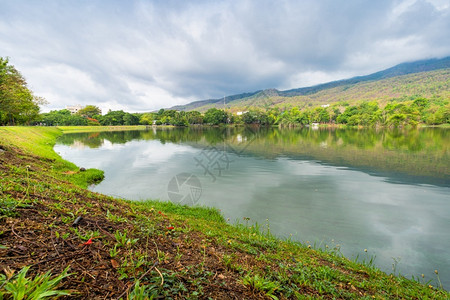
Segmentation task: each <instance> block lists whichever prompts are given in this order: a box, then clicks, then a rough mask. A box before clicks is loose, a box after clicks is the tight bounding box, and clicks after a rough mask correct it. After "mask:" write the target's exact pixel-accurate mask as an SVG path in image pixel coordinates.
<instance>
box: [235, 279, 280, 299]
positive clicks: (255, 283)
mask: <svg viewBox="0 0 450 300" xmlns="http://www.w3.org/2000/svg"><path fill="white" fill-rule="evenodd" d="M242 284H243V285H245V286H248V287H249V288H250V289H251V290H252V291H255V292H258V293H263V294H264V295H266V296H268V297H271V298H272V299H278V297H276V296H275V295H274V294H273V293H274V292H275V291H276V290H277V289H279V284H278V282H273V281H270V280H267V279H265V278H264V277H262V276H259V275H258V274H256V275H254V276H253V275H252V274H251V273H249V274H247V275H246V276H245V277H244V278H243V279H242Z"/></svg>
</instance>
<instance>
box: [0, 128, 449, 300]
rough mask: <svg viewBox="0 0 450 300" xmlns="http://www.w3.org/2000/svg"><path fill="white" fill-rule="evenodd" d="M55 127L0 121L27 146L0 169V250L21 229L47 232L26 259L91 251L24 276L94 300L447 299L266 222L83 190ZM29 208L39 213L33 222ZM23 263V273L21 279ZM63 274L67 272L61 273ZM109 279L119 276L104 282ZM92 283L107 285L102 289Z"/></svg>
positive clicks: (9, 139)
mask: <svg viewBox="0 0 450 300" xmlns="http://www.w3.org/2000/svg"><path fill="white" fill-rule="evenodd" d="M61 134H62V131H61V129H57V128H42V127H41V128H38V127H0V144H1V145H3V146H5V147H6V148H7V151H11V152H12V150H11V149H12V148H14V147H15V148H19V149H21V151H23V152H22V154H21V152H20V151H19V152H17V154H16V155H17V161H15V162H11V163H10V164H8V165H4V166H2V169H0V175H1V176H0V187H1V188H0V204H1V206H0V208H1V210H0V225H1V226H2V231H1V232H0V236H2V245H1V246H2V247H0V251H6V250H5V249H9V248H14V247H15V245H16V240H17V237H18V236H19V237H21V236H24V235H25V234H27V233H30V232H33V233H35V234H41V238H44V239H46V240H45V241H42V243H39V244H38V246H39V248H35V249H34V250H33V249H30V252H29V253H28V254H27V255H25V256H24V257H26V259H28V258H33V257H35V256H37V254H36V253H35V252H36V251H38V250H39V249H40V248H45V247H47V248H46V251H47V252H46V253H52V252H54V250H57V247H60V248H59V250H57V251H58V253H62V252H63V251H69V253H74V251H75V253H82V252H81V251H83V250H84V251H85V252H83V253H85V254H84V255H89V253H94V254H95V255H94V256H93V257H92V258H87V259H86V260H84V261H82V262H74V261H71V260H70V259H68V260H67V261H66V260H58V263H59V265H57V266H56V267H57V269H59V270H65V271H61V273H60V275H58V274H57V273H55V272H52V273H53V274H56V275H54V276H50V275H49V274H50V273H48V272H49V271H50V269H49V268H56V267H55V266H53V267H52V266H46V265H45V264H42V265H40V268H39V272H37V270H36V269H33V272H34V273H33V276H34V279H32V277H29V279H28V282H32V281H33V280H35V281H36V282H37V281H39V282H41V280H40V279H39V278H43V277H39V276H41V275H39V274H41V273H40V272H47V273H45V276H44V277H45V278H48V280H47V279H46V280H47V281H46V282H47V283H49V282H54V283H55V284H52V285H48V288H49V290H51V291H54V290H63V291H64V290H66V289H67V287H66V286H65V284H68V282H70V280H72V285H71V286H70V287H71V288H75V289H76V290H77V293H79V294H80V298H90V295H91V293H94V291H96V293H98V294H107V293H109V297H111V298H115V299H117V298H119V296H120V297H122V298H123V299H127V298H128V299H143V298H145V297H153V296H155V297H160V298H208V297H211V298H226V297H227V295H228V293H229V291H232V292H233V293H234V295H236V296H237V297H240V298H246V299H260V298H264V297H266V298H272V299H302V298H303V299H307V298H314V299H317V298H330V299H331V298H336V299H446V298H449V297H450V294H449V293H448V292H446V291H443V290H441V289H439V288H436V287H430V286H428V284H429V283H427V282H423V283H419V282H417V281H414V280H408V279H406V278H404V277H401V276H394V275H387V274H385V273H383V272H381V271H380V270H378V269H377V268H376V267H374V266H373V265H372V264H371V263H366V264H361V263H358V262H355V261H351V260H348V259H347V258H345V257H343V256H342V255H341V254H340V252H339V249H337V248H333V249H314V247H312V248H311V247H308V245H303V244H302V243H300V242H295V241H290V240H281V239H278V238H277V237H275V236H273V235H272V234H271V233H270V229H269V225H268V224H263V225H261V224H259V225H258V224H252V223H251V220H243V222H242V223H240V224H228V223H227V222H226V221H225V220H224V218H223V216H222V215H221V214H220V213H219V212H218V210H217V209H214V208H205V207H187V206H180V205H176V204H173V203H170V202H159V201H153V200H148V201H143V202H132V201H126V200H122V199H115V198H111V197H107V196H104V195H100V194H96V193H92V192H90V191H87V190H86V189H84V187H85V186H87V185H88V184H89V182H90V181H91V180H92V178H90V177H89V176H87V175H85V173H87V172H81V173H74V174H66V172H67V171H76V170H78V167H76V166H75V165H73V164H71V163H69V162H66V161H64V160H63V159H61V158H60V157H59V156H58V155H57V154H56V153H55V152H54V151H53V149H52V147H53V145H54V143H55V139H56V138H57V137H58V136H60V135H61ZM0 155H5V154H4V153H3V154H0ZM30 155H32V156H33V157H34V159H31V158H30ZM0 158H1V157H0ZM28 165H29V167H27V166H28ZM39 168H40V169H39ZM28 169H30V170H34V171H33V172H31V171H29V170H28ZM80 174H81V175H80ZM23 212H27V213H26V214H24V213H23ZM32 213H34V214H35V216H38V217H39V218H42V220H39V222H35V223H33V224H32V223H30V222H31V221H32V218H31V214H32ZM78 216H83V217H84V218H85V219H86V220H87V221H86V222H87V223H85V224H84V225H83V226H79V227H74V226H72V225H71V224H72V223H73V222H74V220H75V219H76V218H77V217H78ZM11 224H18V225H16V227H15V231H14V233H15V234H16V235H14V234H13V233H12V232H13V229H11V228H9V229H8V226H9V227H11ZM19 224H21V225H20V226H19ZM27 224H28V225H27ZM27 226H28V227H27ZM33 226H34V227H33ZM20 230H22V231H20ZM8 234H9V235H10V236H12V238H11V239H10V240H9V242H8V240H7V239H6V237H7V235H8ZM91 244H92V245H91ZM64 245H71V246H70V247H73V248H74V249H72V248H70V247H69V246H67V247H69V248H67V249H68V250H67V249H66V248H64V247H63V246H64ZM77 245H78V246H77ZM27 247H32V244H30V245H28V246H27ZM89 247H90V248H89ZM65 249H66V250H65ZM89 249H90V250H89ZM88 250H89V251H88ZM0 253H6V252H0ZM54 255H55V257H58V256H57V254H56V253H55V254H54ZM70 255H71V254H70ZM50 257H52V256H50ZM82 258H83V257H79V259H82ZM24 259H25V258H24ZM34 259H35V260H38V261H39V259H40V258H39V257H35V258H34ZM13 262H15V261H13ZM46 268H47V269H46ZM67 268H70V270H69V269H67ZM25 270H26V271H27V270H28V269H25ZM30 270H32V269H30ZM68 270H69V271H68ZM26 271H23V272H22V273H19V274H21V275H20V276H22V275H23V276H22V277H23V278H26V277H25V273H26ZM67 272H70V273H71V275H70V280H69V279H67V281H65V276H66V275H67V274H68V273H67ZM94 272H95V273H94ZM19 274H18V275H17V276H19ZM93 274H94V275H93ZM105 274H106V275H105ZM2 278H3V280H4V281H3V282H5V280H6V279H5V277H2ZM27 278H28V277H27ZM52 278H53V279H52ZM51 280H54V281H51ZM58 280H59V281H58ZM101 280H104V281H101ZM111 280H115V281H114V282H116V284H115V285H114V286H113V287H110V288H109V290H102V286H103V285H105V284H107V283H108V282H110V281H111ZM98 281H100V282H104V283H102V285H100V287H98V286H96V283H97V282H98ZM15 282H16V283H15ZM42 282H43V281H42ZM73 282H79V284H78V285H76V286H74V283H73ZM111 282H112V281H111ZM119 283H120V284H119ZM424 283H426V284H424ZM9 284H10V285H8V289H5V287H6V284H4V285H3V286H1V287H0V293H9V292H8V291H10V290H11V289H12V290H13V289H20V284H19V283H18V282H17V281H14V280H10V281H9ZM0 285H1V283H0ZM22 286H23V285H22ZM56 288H57V289H56ZM95 289H97V290H95ZM64 292H65V291H64ZM49 295H50V294H49ZM53 295H57V294H53Z"/></svg>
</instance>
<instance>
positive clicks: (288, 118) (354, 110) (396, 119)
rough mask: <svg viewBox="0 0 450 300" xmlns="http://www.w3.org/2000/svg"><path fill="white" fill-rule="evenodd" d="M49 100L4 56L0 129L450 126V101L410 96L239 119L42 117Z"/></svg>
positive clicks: (92, 110)
mask: <svg viewBox="0 0 450 300" xmlns="http://www.w3.org/2000/svg"><path fill="white" fill-rule="evenodd" d="M45 102H46V101H45V99H43V98H41V97H37V96H35V95H34V94H33V92H32V91H31V90H30V89H29V88H28V87H27V83H26V81H25V79H24V78H23V76H22V75H21V74H20V72H19V71H17V70H16V69H15V68H14V66H12V65H10V64H9V61H8V59H7V58H1V57H0V125H16V124H27V125H46V126H78V125H91V126H95V125H174V126H189V125H202V124H206V125H221V124H257V125H262V126H270V125H279V126H282V127H294V126H304V125H309V124H314V123H317V124H346V125H350V126H385V127H403V126H416V125H417V124H419V123H424V124H429V125H438V124H448V123H450V104H449V101H448V99H442V98H434V99H427V98H423V97H411V98H408V99H391V101H389V102H388V103H387V104H386V105H385V106H384V107H380V106H379V103H377V102H376V101H371V102H367V101H366V102H364V101H361V102H360V103H359V104H357V105H349V104H348V102H336V103H333V104H332V105H321V106H318V107H307V108H305V107H303V108H301V107H299V106H289V107H283V108H281V107H272V108H266V109H258V108H249V109H248V111H243V112H241V113H240V114H239V115H238V114H236V113H232V112H230V111H225V110H222V109H217V108H210V109H208V110H207V111H206V112H205V113H201V112H198V111H188V112H185V111H176V110H171V109H168V110H165V109H160V110H159V111H158V112H149V113H129V112H124V111H123V110H118V111H111V110H110V111H108V113H106V114H105V115H102V114H101V110H100V109H99V108H98V107H97V106H94V105H87V106H85V107H84V108H83V109H81V110H79V111H78V112H77V113H75V114H72V113H71V112H70V111H69V110H67V109H62V110H55V111H51V112H49V113H42V114H40V113H39V105H42V104H45Z"/></svg>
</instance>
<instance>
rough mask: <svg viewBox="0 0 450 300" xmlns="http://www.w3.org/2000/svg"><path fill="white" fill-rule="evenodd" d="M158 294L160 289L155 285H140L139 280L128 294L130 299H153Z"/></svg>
mask: <svg viewBox="0 0 450 300" xmlns="http://www.w3.org/2000/svg"><path fill="white" fill-rule="evenodd" d="M158 296H159V295H158V289H157V288H156V287H155V286H154V285H140V282H139V280H137V281H136V283H135V284H134V289H133V290H132V291H131V293H130V294H128V299H129V300H151V299H155V298H156V297H158Z"/></svg>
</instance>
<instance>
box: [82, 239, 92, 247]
mask: <svg viewBox="0 0 450 300" xmlns="http://www.w3.org/2000/svg"><path fill="white" fill-rule="evenodd" d="M90 244H92V238H90V239H89V240H88V241H87V242H86V243H83V245H85V246H87V245H90Z"/></svg>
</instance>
